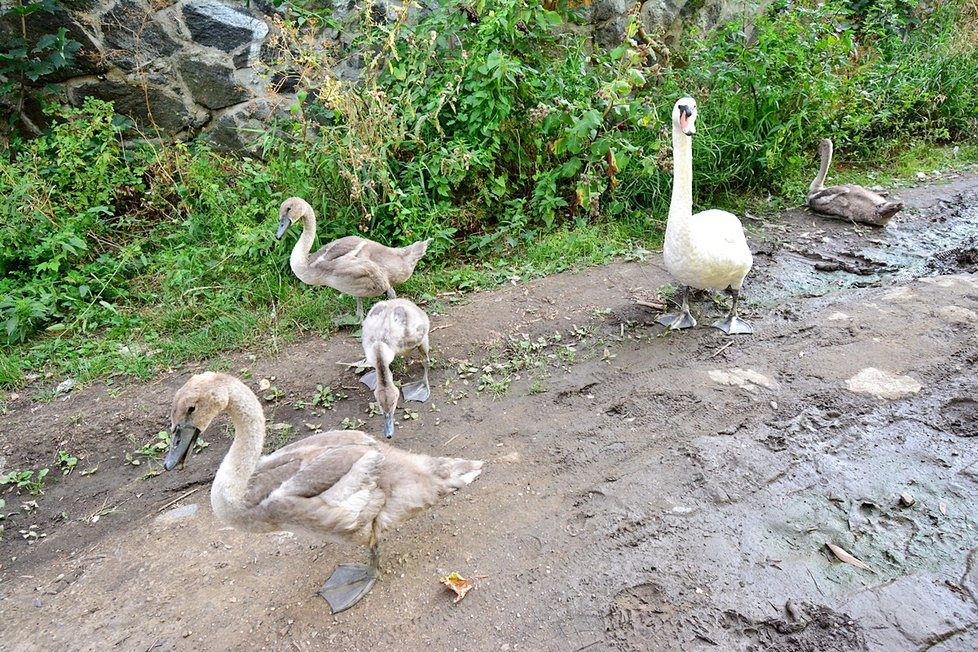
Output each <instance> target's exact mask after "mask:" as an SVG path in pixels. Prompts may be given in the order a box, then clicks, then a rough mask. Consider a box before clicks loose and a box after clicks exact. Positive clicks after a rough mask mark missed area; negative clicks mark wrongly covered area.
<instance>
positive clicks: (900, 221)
mask: <svg viewBox="0 0 978 652" xmlns="http://www.w3.org/2000/svg"><path fill="white" fill-rule="evenodd" d="M939 188H941V191H940V194H937V193H931V194H928V193H927V192H926V191H925V192H922V193H921V194H920V196H919V197H918V198H912V199H911V201H909V202H908V204H907V208H906V209H905V210H904V211H901V212H900V213H898V214H897V215H896V217H894V218H893V219H892V220H891V221H890V222H889V224H888V225H887V226H885V227H882V228H876V227H867V226H864V225H858V224H847V223H845V222H844V221H837V220H833V219H830V218H825V217H822V216H819V215H816V214H814V213H812V212H810V211H808V210H807V209H795V210H791V211H788V212H786V213H785V214H784V216H783V219H782V220H781V221H779V222H778V223H776V224H770V225H764V226H762V227H761V228H760V229H759V232H758V233H757V234H756V239H755V240H754V242H753V243H752V250H753V251H755V253H756V256H755V266H754V270H753V271H752V273H751V278H753V279H763V280H764V282H763V283H761V284H757V283H755V282H750V283H748V284H747V285H746V286H745V290H744V298H745V300H747V301H749V302H751V304H753V305H762V306H776V305H778V304H779V303H780V302H782V301H783V300H785V299H789V298H798V297H815V296H822V295H826V294H829V293H832V292H837V291H839V290H841V289H845V288H858V287H872V286H876V285H880V284H881V283H884V282H886V281H887V280H888V279H893V278H896V279H900V280H903V281H905V280H909V279H913V278H918V277H920V276H926V275H932V274H954V273H961V272H967V273H973V272H975V271H978V235H976V231H978V191H976V190H975V189H974V188H973V187H972V185H971V178H970V177H967V176H965V177H958V178H955V179H952V180H951V183H950V184H949V185H947V186H943V187H939Z"/></svg>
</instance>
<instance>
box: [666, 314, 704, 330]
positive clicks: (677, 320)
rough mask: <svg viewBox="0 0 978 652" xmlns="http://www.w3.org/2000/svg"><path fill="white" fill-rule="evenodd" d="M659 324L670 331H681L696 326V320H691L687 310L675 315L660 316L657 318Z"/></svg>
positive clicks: (691, 317)
mask: <svg viewBox="0 0 978 652" xmlns="http://www.w3.org/2000/svg"><path fill="white" fill-rule="evenodd" d="M658 321H659V323H660V324H662V325H663V326H665V327H666V328H668V329H669V330H671V331H676V330H681V329H684V328H692V327H694V326H696V320H695V319H693V315H692V314H690V312H689V310H684V311H682V312H680V313H677V314H671V313H670V314H668V315H662V316H661V317H659V320H658Z"/></svg>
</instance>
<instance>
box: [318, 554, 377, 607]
mask: <svg viewBox="0 0 978 652" xmlns="http://www.w3.org/2000/svg"><path fill="white" fill-rule="evenodd" d="M376 581H377V575H376V573H375V572H374V571H373V570H372V569H371V568H370V566H368V565H367V564H339V565H338V566H337V567H336V570H335V571H333V574H332V575H330V576H329V579H328V580H326V583H325V584H323V587H322V588H321V589H319V595H321V596H323V598H325V599H326V602H328V603H329V608H330V609H332V611H333V613H334V614H338V613H340V612H341V611H345V610H347V609H349V608H350V607H352V606H353V605H355V604H356V603H358V602H360V600H362V599H363V597H364V596H365V595H367V594H368V593H370V589H372V588H373V586H374V582H376Z"/></svg>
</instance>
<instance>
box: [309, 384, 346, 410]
mask: <svg viewBox="0 0 978 652" xmlns="http://www.w3.org/2000/svg"><path fill="white" fill-rule="evenodd" d="M345 398H347V395H346V394H344V393H343V392H334V391H333V388H332V387H330V386H329V385H316V393H315V394H313V395H312V404H313V405H318V406H320V407H324V408H326V409H327V410H331V409H333V405H334V404H335V403H336V401H342V400H343V399H345Z"/></svg>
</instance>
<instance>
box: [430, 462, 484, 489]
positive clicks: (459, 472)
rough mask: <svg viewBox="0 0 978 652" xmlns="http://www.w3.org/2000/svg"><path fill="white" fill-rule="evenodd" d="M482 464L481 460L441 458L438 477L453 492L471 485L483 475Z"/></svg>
mask: <svg viewBox="0 0 978 652" xmlns="http://www.w3.org/2000/svg"><path fill="white" fill-rule="evenodd" d="M482 464H483V463H482V461H481V460H465V459H461V458H458V457H440V458H438V466H439V467H440V468H439V469H438V475H439V476H441V477H442V478H443V479H444V482H445V487H446V489H447V490H449V491H451V490H452V489H458V488H460V487H464V486H465V485H467V484H471V483H472V481H473V480H475V479H476V478H477V477H479V474H480V473H482Z"/></svg>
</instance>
